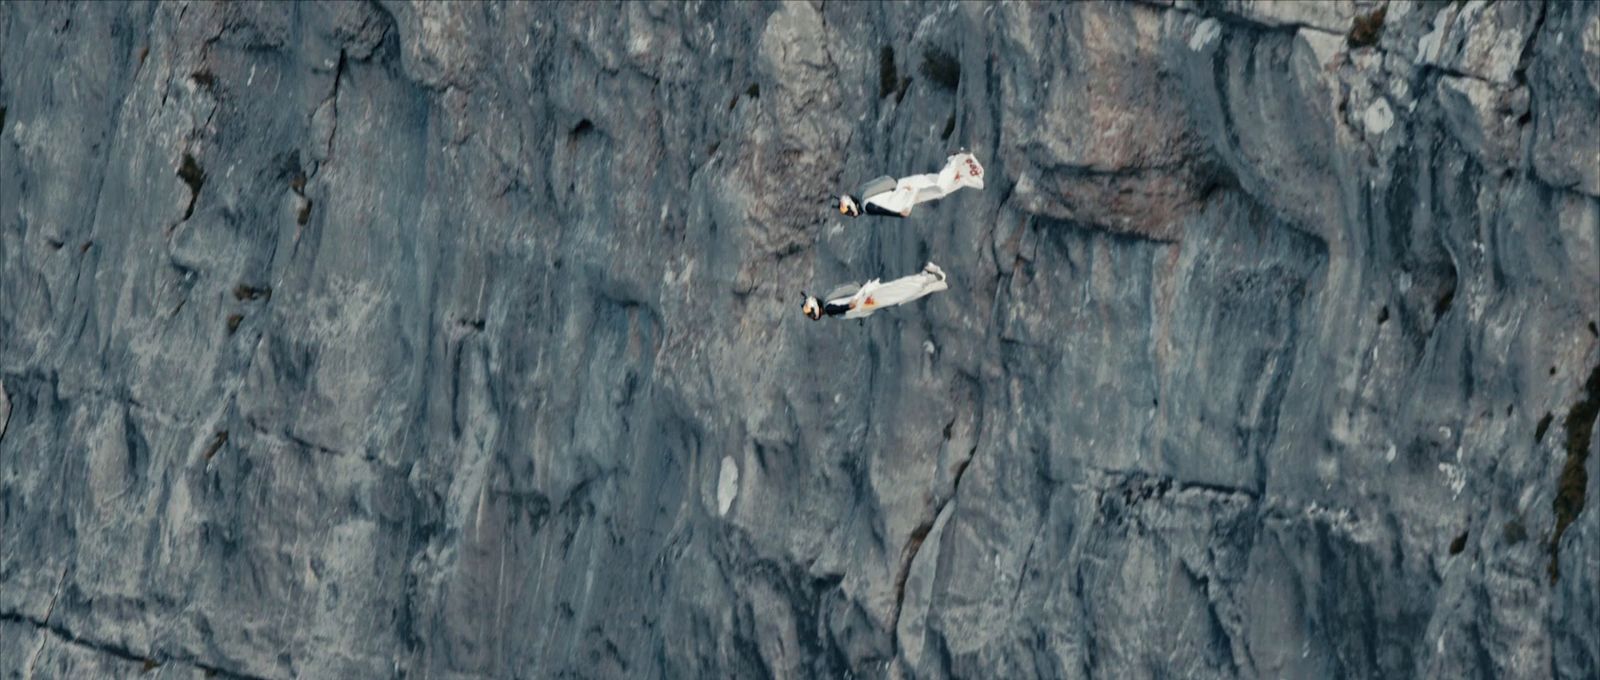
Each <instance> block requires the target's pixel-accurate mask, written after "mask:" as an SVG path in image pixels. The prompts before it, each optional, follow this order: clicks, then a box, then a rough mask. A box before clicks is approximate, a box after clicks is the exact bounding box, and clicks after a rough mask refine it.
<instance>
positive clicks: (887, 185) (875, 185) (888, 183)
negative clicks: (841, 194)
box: [856, 175, 896, 201]
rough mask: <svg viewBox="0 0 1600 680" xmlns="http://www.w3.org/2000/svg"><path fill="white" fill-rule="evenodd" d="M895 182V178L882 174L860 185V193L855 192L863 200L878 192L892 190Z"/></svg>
mask: <svg viewBox="0 0 1600 680" xmlns="http://www.w3.org/2000/svg"><path fill="white" fill-rule="evenodd" d="M895 184H896V182H895V179H894V178H893V177H890V176H888V175H884V176H882V177H879V178H877V179H875V180H872V181H871V182H867V183H866V184H863V185H862V186H861V193H859V194H856V195H857V196H860V197H861V200H863V201H865V200H867V199H868V198H871V197H873V196H877V195H878V194H882V193H887V192H890V191H894V187H895Z"/></svg>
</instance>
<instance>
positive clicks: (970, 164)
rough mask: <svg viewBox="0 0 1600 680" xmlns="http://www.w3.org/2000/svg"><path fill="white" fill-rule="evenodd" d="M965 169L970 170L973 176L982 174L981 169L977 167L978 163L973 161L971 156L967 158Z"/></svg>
mask: <svg viewBox="0 0 1600 680" xmlns="http://www.w3.org/2000/svg"><path fill="white" fill-rule="evenodd" d="M967 171H969V172H971V173H972V176H973V177H978V176H981V175H983V171H982V170H979V169H978V164H977V163H974V162H973V161H972V159H971V158H968V159H967Z"/></svg>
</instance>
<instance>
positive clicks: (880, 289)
mask: <svg viewBox="0 0 1600 680" xmlns="http://www.w3.org/2000/svg"><path fill="white" fill-rule="evenodd" d="M945 288H947V286H946V284H945V280H944V277H943V276H942V272H941V273H940V274H935V273H933V272H930V271H926V270H924V271H922V272H919V273H916V274H912V275H911V276H905V277H901V278H898V279H895V280H893V281H890V282H888V283H883V284H878V285H876V286H867V287H863V288H862V290H861V293H864V294H865V296H864V297H863V296H862V295H861V293H858V294H857V296H858V297H863V299H862V300H860V303H859V304H858V305H857V307H856V308H855V309H852V310H850V311H849V312H848V313H846V314H845V315H844V318H846V319H857V318H861V317H864V316H870V315H871V314H872V313H873V312H875V311H877V310H879V309H882V308H884V307H893V306H895V305H903V304H905V303H907V302H911V301H912V300H916V299H917V298H920V297H922V296H924V295H928V294H930V293H936V292H939V291H941V290H945Z"/></svg>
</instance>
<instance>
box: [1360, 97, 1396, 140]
mask: <svg viewBox="0 0 1600 680" xmlns="http://www.w3.org/2000/svg"><path fill="white" fill-rule="evenodd" d="M1361 122H1362V123H1363V124H1365V125H1366V126H1367V132H1369V133H1371V134H1374V135H1381V134H1383V133H1385V132H1387V131H1388V130H1389V127H1390V126H1392V125H1394V110H1393V109H1390V108H1389V102H1388V101H1386V100H1383V99H1379V100H1377V101H1375V102H1372V105H1370V106H1368V107H1367V111H1366V113H1363V114H1361Z"/></svg>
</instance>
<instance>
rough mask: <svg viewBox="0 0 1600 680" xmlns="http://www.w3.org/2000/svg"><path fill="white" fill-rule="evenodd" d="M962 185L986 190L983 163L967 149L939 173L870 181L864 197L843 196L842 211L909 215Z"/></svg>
mask: <svg viewBox="0 0 1600 680" xmlns="http://www.w3.org/2000/svg"><path fill="white" fill-rule="evenodd" d="M962 187H971V188H973V189H979V190H981V189H983V166H982V165H980V164H979V163H978V159H976V158H973V157H972V154H970V153H967V152H965V151H963V152H961V153H958V154H954V155H951V156H949V157H948V158H946V159H945V163H944V169H943V170H940V171H939V172H938V173H937V174H934V173H929V174H925V175H912V176H910V177H902V178H900V179H898V180H896V179H894V178H893V177H889V176H888V175H884V176H883V177H879V178H877V179H875V180H872V181H871V182H867V183H866V185H865V186H863V187H862V188H861V196H860V198H857V197H855V196H851V195H849V194H846V195H844V196H840V197H839V212H840V213H843V214H845V215H849V216H850V217H857V216H859V215H861V213H863V212H865V213H867V214H868V215H884V216H888V217H908V216H910V215H911V208H912V207H913V206H915V205H917V204H918V203H926V202H928V201H936V200H939V199H941V198H944V197H945V196H949V195H950V194H951V193H953V192H955V191H956V190H957V189H960V188H962Z"/></svg>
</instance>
